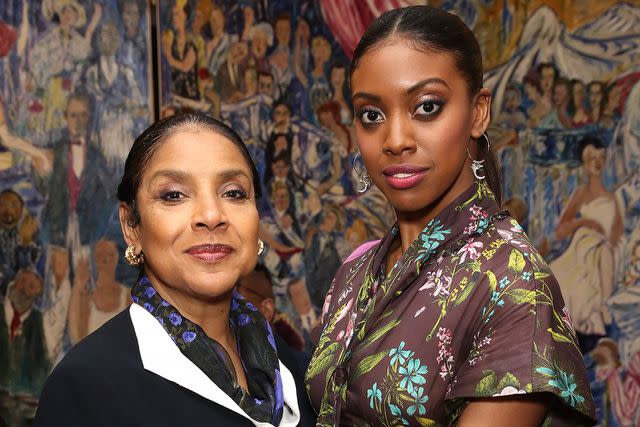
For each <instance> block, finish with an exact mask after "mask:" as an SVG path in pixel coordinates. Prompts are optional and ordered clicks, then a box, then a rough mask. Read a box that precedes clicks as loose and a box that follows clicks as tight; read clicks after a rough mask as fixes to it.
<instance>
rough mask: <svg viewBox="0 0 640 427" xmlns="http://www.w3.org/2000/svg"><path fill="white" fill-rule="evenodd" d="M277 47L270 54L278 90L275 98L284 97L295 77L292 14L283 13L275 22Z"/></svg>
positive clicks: (272, 71)
mask: <svg viewBox="0 0 640 427" xmlns="http://www.w3.org/2000/svg"><path fill="white" fill-rule="evenodd" d="M274 28H275V36H276V47H275V48H274V49H273V52H271V55H269V63H270V65H271V73H272V74H273V79H274V81H275V88H276V89H277V92H276V94H275V98H280V97H282V96H283V95H284V94H285V93H286V92H287V89H288V88H289V84H290V83H291V79H292V78H293V69H294V66H293V56H292V54H291V15H290V14H289V13H282V14H280V15H278V16H277V17H276V19H275V22H274Z"/></svg>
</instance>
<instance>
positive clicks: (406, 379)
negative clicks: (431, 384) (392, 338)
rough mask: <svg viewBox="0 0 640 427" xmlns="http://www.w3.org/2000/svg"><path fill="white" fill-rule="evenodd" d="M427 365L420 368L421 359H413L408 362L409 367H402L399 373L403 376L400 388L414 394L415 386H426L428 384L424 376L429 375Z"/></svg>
mask: <svg viewBox="0 0 640 427" xmlns="http://www.w3.org/2000/svg"><path fill="white" fill-rule="evenodd" d="M427 372H428V371H427V365H422V366H420V359H411V360H409V362H407V366H406V367H404V366H401V367H400V369H398V373H399V374H400V375H402V376H403V378H402V380H401V381H400V388H403V389H405V390H407V391H408V392H409V394H412V393H413V385H414V384H424V383H426V382H427V380H425V378H424V375H425V374H426V373H427Z"/></svg>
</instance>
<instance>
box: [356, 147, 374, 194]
mask: <svg viewBox="0 0 640 427" xmlns="http://www.w3.org/2000/svg"><path fill="white" fill-rule="evenodd" d="M358 157H360V152H359V151H358V152H357V153H356V155H355V156H353V160H352V161H351V167H353V171H354V172H355V173H356V175H358V177H359V180H358V181H359V184H360V185H358V186H356V191H357V192H358V193H364V192H365V191H367V190H368V189H369V187H371V177H370V176H369V174H368V173H367V172H366V171H365V172H364V173H363V172H362V171H360V170H358V168H357V167H356V161H357V160H358Z"/></svg>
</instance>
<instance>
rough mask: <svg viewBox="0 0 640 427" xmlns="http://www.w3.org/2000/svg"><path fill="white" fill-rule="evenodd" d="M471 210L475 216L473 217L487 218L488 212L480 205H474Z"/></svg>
mask: <svg viewBox="0 0 640 427" xmlns="http://www.w3.org/2000/svg"><path fill="white" fill-rule="evenodd" d="M469 211H470V212H471V215H472V216H473V219H478V218H480V217H482V218H486V217H487V214H486V213H485V212H484V211H483V210H482V208H481V207H480V206H477V205H473V206H471V207H470V208H469Z"/></svg>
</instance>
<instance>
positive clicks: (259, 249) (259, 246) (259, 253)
mask: <svg viewBox="0 0 640 427" xmlns="http://www.w3.org/2000/svg"><path fill="white" fill-rule="evenodd" d="M262 252H264V242H263V241H262V239H258V256H260V255H262Z"/></svg>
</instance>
